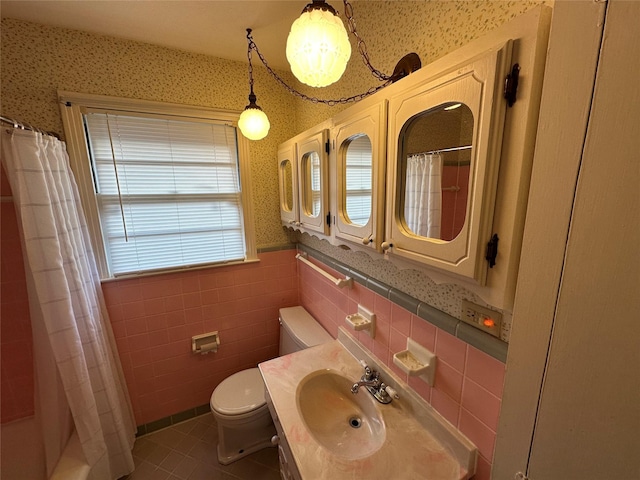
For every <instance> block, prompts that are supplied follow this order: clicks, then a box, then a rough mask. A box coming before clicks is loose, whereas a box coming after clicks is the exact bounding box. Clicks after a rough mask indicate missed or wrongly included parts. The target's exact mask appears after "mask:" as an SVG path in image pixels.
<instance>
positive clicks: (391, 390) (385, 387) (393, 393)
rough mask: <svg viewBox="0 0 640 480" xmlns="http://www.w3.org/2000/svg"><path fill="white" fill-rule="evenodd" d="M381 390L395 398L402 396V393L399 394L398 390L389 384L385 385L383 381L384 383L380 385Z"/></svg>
mask: <svg viewBox="0 0 640 480" xmlns="http://www.w3.org/2000/svg"><path fill="white" fill-rule="evenodd" d="M380 390H382V391H383V392H385V393H386V394H387V395H389V396H390V397H391V398H395V399H398V398H400V395H398V392H396V390H395V389H394V388H391V387H390V386H389V385H385V384H384V383H383V384H382V385H380Z"/></svg>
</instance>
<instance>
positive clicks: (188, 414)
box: [136, 403, 211, 438]
mask: <svg viewBox="0 0 640 480" xmlns="http://www.w3.org/2000/svg"><path fill="white" fill-rule="evenodd" d="M208 412H211V408H210V407H209V404H208V403H206V404H204V405H198V406H197V407H194V408H190V409H188V410H184V411H182V412H179V413H175V414H173V415H169V416H168V417H164V418H161V419H159V420H154V421H153V422H149V423H145V424H143V425H138V427H137V428H138V431H137V432H136V438H137V437H141V436H142V435H147V434H149V433H152V432H155V431H157V430H162V429H163V428H167V427H170V426H172V425H176V424H178V423H181V422H184V421H186V420H191V419H192V418H195V417H199V416H200V415H204V414H205V413H208Z"/></svg>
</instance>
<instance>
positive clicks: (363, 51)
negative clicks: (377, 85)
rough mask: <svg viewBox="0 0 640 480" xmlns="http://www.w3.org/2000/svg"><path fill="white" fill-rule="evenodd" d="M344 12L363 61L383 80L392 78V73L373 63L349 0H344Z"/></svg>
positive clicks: (375, 75)
mask: <svg viewBox="0 0 640 480" xmlns="http://www.w3.org/2000/svg"><path fill="white" fill-rule="evenodd" d="M344 14H345V16H346V17H347V26H348V27H349V32H351V34H352V35H353V36H354V37H356V40H358V52H360V56H361V57H362V61H363V62H364V64H365V65H366V66H367V68H368V69H369V70H370V71H371V74H372V75H373V76H374V77H376V78H377V79H378V80H380V81H381V82H387V81H389V80H391V76H390V75H385V74H384V73H382V72H381V71H380V70H378V69H377V68H375V67H374V66H373V65H371V61H370V60H369V54H368V53H367V44H366V43H365V42H364V40H363V39H362V37H361V36H360V35H359V34H358V31H357V30H356V19H355V18H354V17H353V5H351V4H350V3H349V1H348V0H344Z"/></svg>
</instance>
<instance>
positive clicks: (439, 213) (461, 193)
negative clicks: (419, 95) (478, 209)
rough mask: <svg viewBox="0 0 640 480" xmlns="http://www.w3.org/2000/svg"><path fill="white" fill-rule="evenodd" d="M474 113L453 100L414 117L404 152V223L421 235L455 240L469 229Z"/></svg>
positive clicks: (407, 129)
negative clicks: (467, 221) (464, 227)
mask: <svg viewBox="0 0 640 480" xmlns="http://www.w3.org/2000/svg"><path fill="white" fill-rule="evenodd" d="M473 123H474V120H473V113H472V112H471V109H470V108H469V107H468V106H467V105H465V104H464V103H459V102H449V103H444V104H441V105H438V106H436V107H434V108H431V109H429V110H427V111H425V112H421V113H419V114H418V115H415V116H413V117H411V118H410V119H409V120H407V122H406V123H405V124H404V126H403V127H402V130H401V135H400V145H398V151H399V152H400V158H399V161H398V164H397V166H398V179H400V180H401V182H402V186H401V188H400V189H399V190H398V193H399V194H401V195H402V198H401V199H400V202H399V206H400V208H401V211H400V212H399V213H400V214H401V218H402V224H403V226H404V228H405V229H406V230H407V232H408V233H410V234H411V235H415V236H417V237H425V238H430V239H438V240H443V241H451V240H453V239H455V238H456V237H457V236H458V235H459V234H460V232H461V231H462V227H463V226H464V222H465V219H466V214H467V208H468V206H467V203H468V198H469V195H468V193H469V175H470V167H471V158H472V157H471V153H472V147H473V145H472V142H473Z"/></svg>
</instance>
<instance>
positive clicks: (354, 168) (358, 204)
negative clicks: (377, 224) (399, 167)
mask: <svg viewBox="0 0 640 480" xmlns="http://www.w3.org/2000/svg"><path fill="white" fill-rule="evenodd" d="M340 154H341V155H344V160H343V162H341V165H342V167H343V171H342V175H344V179H345V180H344V192H343V195H344V212H343V213H344V216H345V218H344V221H345V222H346V223H349V224H351V225H355V226H359V227H361V226H364V225H366V224H367V223H368V222H369V219H370V218H371V195H372V184H371V182H372V156H371V140H369V137H368V136H367V135H364V134H361V135H356V136H354V137H351V138H349V139H348V140H347V141H346V142H345V144H344V145H343V148H342V150H341V153H340Z"/></svg>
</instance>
